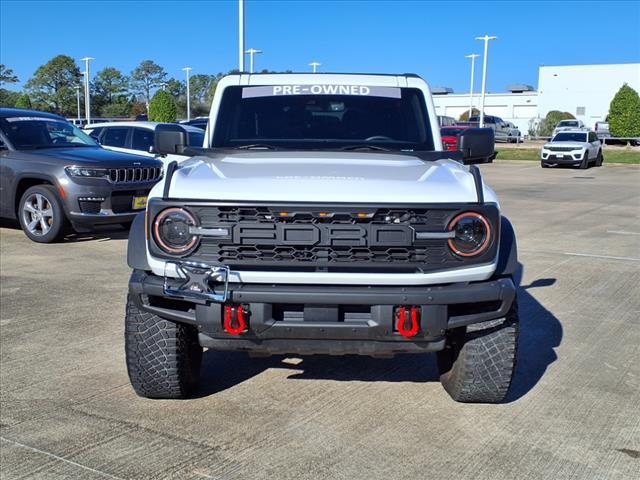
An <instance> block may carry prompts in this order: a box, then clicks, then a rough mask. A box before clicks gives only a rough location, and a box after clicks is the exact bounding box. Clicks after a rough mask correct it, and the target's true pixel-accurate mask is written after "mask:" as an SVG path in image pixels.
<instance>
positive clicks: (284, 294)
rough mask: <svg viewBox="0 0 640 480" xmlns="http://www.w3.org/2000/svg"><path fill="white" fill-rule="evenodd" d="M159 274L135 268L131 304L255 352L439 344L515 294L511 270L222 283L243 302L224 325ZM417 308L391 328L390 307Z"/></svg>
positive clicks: (203, 340) (208, 340) (208, 306)
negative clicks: (421, 278)
mask: <svg viewBox="0 0 640 480" xmlns="http://www.w3.org/2000/svg"><path fill="white" fill-rule="evenodd" d="M163 286H164V278H162V277H158V276H155V275H150V274H148V273H145V272H142V271H140V270H134V272H133V274H132V275H131V279H130V282H129V293H130V295H131V296H132V299H133V301H134V302H135V303H136V304H137V306H138V308H140V309H141V310H143V311H146V312H149V313H153V314H156V315H158V316H161V317H163V318H166V319H169V320H172V321H176V322H183V323H187V324H191V325H194V326H196V327H197V328H198V331H199V334H200V335H199V339H200V344H201V345H202V346H204V347H208V348H213V349H217V350H243V351H249V352H253V353H258V354H275V353H299V354H315V353H326V354H338V355H339V354H362V355H389V354H394V353H411V352H413V353H418V352H427V351H436V350H441V349H443V348H444V343H445V334H446V332H447V330H450V329H453V328H458V327H463V326H466V325H470V324H473V323H479V322H484V321H487V320H492V319H495V318H500V317H503V316H504V315H505V314H506V313H507V311H508V310H509V308H510V307H511V304H512V302H513V301H514V298H515V285H514V284H513V281H512V280H511V279H510V278H500V279H495V280H489V281H484V282H474V283H465V284H450V285H443V286H418V287H416V286H410V287H397V286H373V287H368V286H350V285H343V286H326V285H304V286H302V285H263V284H233V283H230V284H229V293H228V297H227V298H228V299H227V302H228V304H233V305H243V307H244V309H245V311H248V312H250V313H249V315H248V329H247V331H246V332H244V333H242V334H239V335H232V334H229V333H227V332H226V331H225V330H224V328H223V315H224V313H223V312H224V310H223V309H224V306H223V305H221V304H218V303H213V302H205V301H195V300H194V301H185V300H175V299H172V298H169V297H167V296H166V295H164V289H163ZM398 306H417V307H419V308H420V322H419V330H418V333H417V334H416V335H415V336H413V337H410V338H406V337H403V336H402V335H400V334H399V333H398V332H397V331H395V330H394V323H395V322H394V309H395V308H397V307H398Z"/></svg>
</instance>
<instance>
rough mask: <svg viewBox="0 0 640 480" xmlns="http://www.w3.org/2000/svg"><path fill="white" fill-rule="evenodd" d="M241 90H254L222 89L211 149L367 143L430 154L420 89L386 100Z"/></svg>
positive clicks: (429, 136)
mask: <svg viewBox="0 0 640 480" xmlns="http://www.w3.org/2000/svg"><path fill="white" fill-rule="evenodd" d="M243 88H252V87H227V88H226V89H225V91H224V94H223V97H222V104H221V106H220V112H219V113H218V121H217V123H216V125H220V126H221V127H220V128H216V129H215V137H214V139H213V142H212V146H214V147H236V146H242V145H251V144H254V143H260V144H268V145H272V146H277V147H283V148H293V149H297V148H300V149H308V148H316V149H323V148H325V149H332V148H342V147H350V146H358V145H362V144H369V143H371V144H375V145H376V146H382V147H385V148H389V149H418V150H433V139H432V136H431V131H430V129H429V123H428V121H427V112H426V110H425V101H424V98H423V96H422V93H421V92H420V90H418V89H412V88H400V89H398V90H399V92H398V96H397V97H395V96H392V97H390V96H374V95H370V96H365V95H353V94H348V93H346V94H339V93H336V94H323V93H322V94H290V95H289V94H280V95H264V96H249V95H244V96H243ZM267 88H269V87H267ZM274 88H276V87H274ZM335 90H337V87H336V88H335Z"/></svg>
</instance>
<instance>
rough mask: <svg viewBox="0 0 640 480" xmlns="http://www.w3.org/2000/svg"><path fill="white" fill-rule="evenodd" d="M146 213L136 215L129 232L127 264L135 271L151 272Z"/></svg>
mask: <svg viewBox="0 0 640 480" xmlns="http://www.w3.org/2000/svg"><path fill="white" fill-rule="evenodd" d="M144 216H145V213H144V212H141V213H139V214H137V215H136V217H135V218H134V219H133V223H132V224H131V229H130V230H129V243H128V244H127V264H128V265H129V267H131V268H133V269H134V270H144V271H149V270H151V267H150V266H149V261H148V260H147V240H146V237H145V231H144V228H145V221H144Z"/></svg>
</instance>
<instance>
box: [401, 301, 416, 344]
mask: <svg viewBox="0 0 640 480" xmlns="http://www.w3.org/2000/svg"><path fill="white" fill-rule="evenodd" d="M396 327H397V329H398V333H399V334H400V335H402V336H403V337H405V338H409V337H414V336H415V335H416V333H418V330H419V329H420V324H419V322H418V307H411V313H410V319H409V328H406V327H407V309H406V307H398V322H397V324H396Z"/></svg>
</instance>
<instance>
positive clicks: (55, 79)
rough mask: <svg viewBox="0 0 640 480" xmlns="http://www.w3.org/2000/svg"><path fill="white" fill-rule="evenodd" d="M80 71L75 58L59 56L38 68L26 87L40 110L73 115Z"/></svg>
mask: <svg viewBox="0 0 640 480" xmlns="http://www.w3.org/2000/svg"><path fill="white" fill-rule="evenodd" d="M79 82H80V70H79V69H78V66H77V65H76V62H75V61H74V60H73V58H71V57H68V56H67V55H58V56H56V57H54V58H52V59H51V60H49V61H48V62H47V63H45V64H44V65H42V66H40V67H38V69H37V70H36V73H35V74H34V75H33V78H31V79H30V80H29V81H28V82H27V83H26V85H25V88H26V89H27V91H28V92H29V93H30V96H31V99H32V103H35V104H36V105H37V107H38V108H42V109H45V110H53V111H55V112H58V113H61V114H63V115H64V114H72V113H73V112H74V111H75V107H76V88H75V87H76V85H78V83H79Z"/></svg>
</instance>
